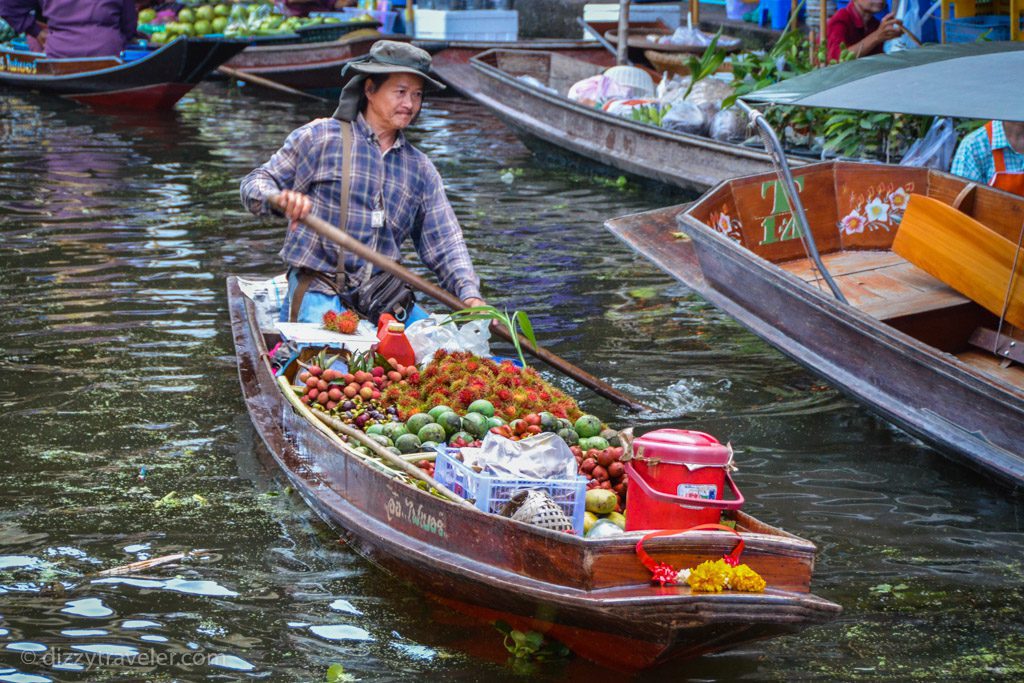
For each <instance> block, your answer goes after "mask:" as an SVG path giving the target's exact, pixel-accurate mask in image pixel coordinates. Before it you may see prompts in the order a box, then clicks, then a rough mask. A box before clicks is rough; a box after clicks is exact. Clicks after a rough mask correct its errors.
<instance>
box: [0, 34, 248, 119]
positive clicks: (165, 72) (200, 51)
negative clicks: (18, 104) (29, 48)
mask: <svg viewBox="0 0 1024 683" xmlns="http://www.w3.org/2000/svg"><path fill="white" fill-rule="evenodd" d="M246 45H247V43H246V42H245V41H240V40H225V39H219V38H177V39H176V40H174V41H172V42H170V43H168V44H166V45H164V46H163V47H161V48H159V49H157V50H153V51H152V52H148V53H145V54H143V55H134V54H133V55H132V56H138V58H136V59H131V60H130V61H125V60H123V59H121V58H120V57H88V58H76V59H49V58H48V57H47V56H46V55H44V54H41V53H35V52H23V51H18V50H14V49H10V48H0V85H2V86H7V87H12V88H25V89H31V90H36V91H39V92H45V93H53V94H55V95H60V96H61V97H66V98H68V99H71V100H74V101H76V102H80V103H82V104H88V105H91V106H94V107H111V108H118V109H142V110H153V109H169V108H170V107H172V106H174V103H175V102H177V101H178V100H179V99H181V98H182V97H183V96H184V95H185V93H187V92H188V91H189V90H191V89H192V88H193V87H195V85H196V84H197V83H199V81H201V80H203V78H205V77H206V76H207V74H209V73H210V72H211V71H213V70H214V69H216V68H217V67H219V66H220V65H221V64H223V63H224V62H226V61H228V60H229V59H231V58H232V57H234V56H235V55H236V54H238V53H239V52H241V51H242V50H243V49H245V47H246Z"/></svg>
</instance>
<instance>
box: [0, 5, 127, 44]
mask: <svg viewBox="0 0 1024 683" xmlns="http://www.w3.org/2000/svg"><path fill="white" fill-rule="evenodd" d="M0 17H3V18H4V20H6V21H7V23H9V24H10V25H11V27H12V28H13V29H14V30H15V31H18V32H19V33H25V34H26V35H28V36H29V46H30V47H31V48H32V49H33V50H36V51H45V52H46V55H47V56H48V57H54V58H63V57H106V56H110V55H119V54H120V53H121V51H122V50H123V49H124V48H125V46H126V45H127V44H128V43H129V42H131V40H132V39H133V38H134V37H135V31H136V25H137V23H138V15H137V12H136V10H135V3H134V2H133V1H132V0H0Z"/></svg>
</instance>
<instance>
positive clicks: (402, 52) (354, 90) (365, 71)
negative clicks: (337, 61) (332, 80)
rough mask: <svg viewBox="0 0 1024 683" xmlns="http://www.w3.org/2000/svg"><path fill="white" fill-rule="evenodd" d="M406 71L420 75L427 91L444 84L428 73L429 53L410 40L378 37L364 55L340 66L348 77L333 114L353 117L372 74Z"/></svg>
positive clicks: (345, 117) (347, 117) (356, 112)
mask: <svg viewBox="0 0 1024 683" xmlns="http://www.w3.org/2000/svg"><path fill="white" fill-rule="evenodd" d="M398 73H407V74H413V75H414V76H419V77H420V78H422V79H423V89H424V90H426V91H427V92H437V91H439V90H444V88H445V86H444V84H443V83H441V82H440V81H438V80H435V79H433V78H431V77H430V53H429V52H427V51H426V50H421V49H420V48H418V47H416V46H415V45H410V44H409V43H399V42H397V41H394V40H378V41H377V42H376V43H374V44H373V46H372V47H370V52H369V53H368V54H366V55H365V56H364V57H360V58H358V59H354V60H352V61H351V62H349V63H348V64H346V65H345V68H343V69H342V70H341V78H342V80H345V79H346V78H349V81H348V83H346V84H345V87H344V88H342V91H341V97H340V98H339V99H338V109H337V110H336V111H335V112H334V118H336V119H341V120H342V121H352V120H353V119H355V117H356V115H357V114H358V113H359V98H360V97H362V94H363V83H365V82H366V78H367V77H368V76H371V75H373V74H398Z"/></svg>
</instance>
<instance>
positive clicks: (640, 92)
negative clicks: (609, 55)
mask: <svg viewBox="0 0 1024 683" xmlns="http://www.w3.org/2000/svg"><path fill="white" fill-rule="evenodd" d="M604 75H605V76H607V77H608V78H610V79H612V80H613V81H615V82H616V83H618V84H619V85H621V86H625V87H627V88H629V89H630V90H631V91H632V97H653V96H654V80H653V79H652V78H651V76H650V74H648V73H647V72H646V71H644V70H643V69H641V68H639V67H636V66H621V65H620V66H613V67H611V68H609V69H607V70H606V71H605V72H604Z"/></svg>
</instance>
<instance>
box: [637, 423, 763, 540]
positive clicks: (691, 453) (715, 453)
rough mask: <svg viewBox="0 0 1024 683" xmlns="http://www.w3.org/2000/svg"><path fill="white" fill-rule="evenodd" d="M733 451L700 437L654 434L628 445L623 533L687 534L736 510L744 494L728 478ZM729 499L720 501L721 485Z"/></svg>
mask: <svg viewBox="0 0 1024 683" xmlns="http://www.w3.org/2000/svg"><path fill="white" fill-rule="evenodd" d="M731 463H732V449H731V448H729V447H728V446H723V445H722V444H721V443H719V442H718V440H717V439H715V437H713V436H711V435H710V434H705V433H704V432H692V431H689V430H684V429H658V430H656V431H653V432H649V433H647V434H644V435H643V436H641V437H639V438H638V439H635V440H634V441H633V458H632V459H631V460H629V461H627V462H626V474H627V475H628V476H629V496H628V499H627V501H626V502H627V507H626V509H627V513H626V531H635V530H639V529H643V530H650V529H688V528H690V527H692V526H696V525H698V524H714V523H716V522H718V521H719V519H720V517H721V511H722V510H738V509H739V508H740V507H741V506H742V505H743V495H742V494H741V493H740V492H739V489H737V488H736V484H735V483H734V482H733V480H732V476H731V475H730V474H729V472H728V469H729V465H730V464H731ZM726 484H728V486H729V488H730V489H731V490H732V493H733V496H734V497H735V498H734V499H733V500H723V494H724V492H725V486H726Z"/></svg>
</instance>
